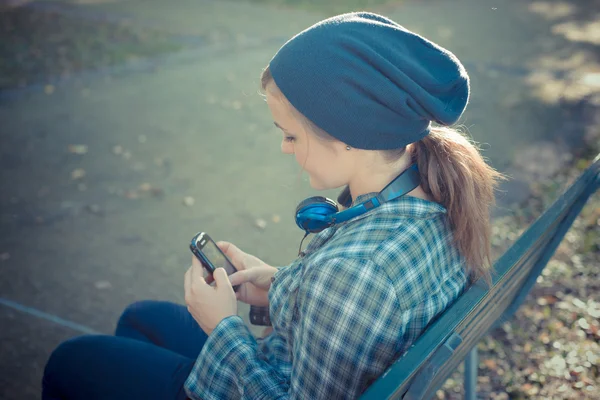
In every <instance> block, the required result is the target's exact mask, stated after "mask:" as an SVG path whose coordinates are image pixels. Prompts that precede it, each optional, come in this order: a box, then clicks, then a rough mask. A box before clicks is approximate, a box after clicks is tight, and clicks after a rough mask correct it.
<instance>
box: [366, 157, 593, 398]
mask: <svg viewBox="0 0 600 400" xmlns="http://www.w3.org/2000/svg"><path fill="white" fill-rule="evenodd" d="M598 187H600V155H599V156H598V157H596V159H595V160H594V162H593V163H592V165H591V166H590V167H588V168H587V169H586V170H585V171H584V172H583V173H582V175H581V176H580V177H579V178H578V179H577V181H576V182H575V183H573V184H572V185H571V186H570V187H569V188H568V189H567V190H566V191H565V193H564V194H563V195H562V196H560V197H559V198H558V199H557V200H556V201H555V202H554V203H553V204H552V206H550V208H549V209H548V210H546V211H545V212H544V213H543V214H542V215H541V216H540V217H539V218H538V219H537V220H536V221H535V222H534V223H533V224H532V225H531V226H530V227H529V228H528V229H527V230H526V231H525V232H524V233H523V234H522V235H521V236H520V237H519V239H517V241H516V242H515V243H514V244H513V245H512V246H511V247H510V248H509V249H508V250H507V251H506V252H505V253H504V254H503V255H502V256H501V257H500V258H499V259H498V260H497V261H496V263H495V264H494V269H495V275H494V277H493V284H492V287H491V288H487V287H486V285H485V284H483V283H481V282H476V283H475V284H473V285H472V286H470V287H469V288H468V289H467V290H466V291H465V292H464V293H463V294H462V295H461V296H460V297H459V298H458V299H457V300H456V301H455V302H454V303H453V304H452V305H451V306H450V307H449V308H448V309H446V311H444V313H442V314H441V315H440V316H438V318H436V319H435V320H434V321H433V322H432V323H431V324H430V326H429V327H428V328H427V329H426V330H425V332H424V333H423V334H422V335H421V336H420V337H419V339H417V341H416V342H415V343H414V345H413V346H411V348H409V350H408V351H407V352H406V353H404V354H403V355H402V356H401V357H400V358H399V359H398V360H397V361H396V362H395V363H394V364H393V365H392V366H390V368H388V370H387V371H386V372H385V373H384V374H383V375H382V376H381V377H379V379H377V380H376V381H375V382H373V384H372V385H371V386H370V387H369V388H368V389H367V390H366V391H365V392H364V393H363V395H362V396H361V399H400V398H404V399H411V400H412V399H420V398H425V399H429V398H431V397H433V396H434V394H435V392H436V390H438V389H439V388H440V387H441V386H442V385H443V384H444V382H445V381H446V379H447V378H448V377H449V376H450V375H451V374H452V373H453V372H454V371H455V370H456V369H457V368H458V366H459V364H460V363H461V362H462V361H463V360H464V359H465V357H466V356H467V354H468V352H469V351H470V350H471V349H472V348H473V347H474V346H476V345H477V343H478V342H479V341H480V340H481V338H482V337H483V336H485V335H486V334H487V333H488V331H489V330H490V329H491V328H493V327H495V326H497V325H498V324H501V323H503V322H505V321H506V320H507V319H508V318H510V317H511V316H512V315H513V314H514V312H515V311H516V310H517V308H518V307H519V305H520V304H521V303H522V302H523V300H524V299H525V297H526V295H527V293H528V292H529V291H530V289H531V288H532V287H533V285H534V284H535V282H536V279H537V277H538V276H539V274H540V273H541V272H542V270H543V268H544V267H545V266H546V264H547V263H548V261H549V259H550V257H552V255H553V254H554V251H555V250H556V248H557V247H558V245H559V244H560V242H561V240H562V238H563V237H564V235H565V233H566V232H567V230H568V229H569V228H570V227H571V225H572V223H573V221H574V220H575V218H576V217H577V215H578V214H579V213H580V212H581V209H582V208H583V206H584V204H585V203H586V201H587V199H588V198H589V197H590V196H591V195H592V193H594V192H595V191H596V190H597V189H598Z"/></svg>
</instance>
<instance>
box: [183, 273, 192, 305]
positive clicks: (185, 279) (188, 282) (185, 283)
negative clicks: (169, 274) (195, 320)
mask: <svg viewBox="0 0 600 400" xmlns="http://www.w3.org/2000/svg"><path fill="white" fill-rule="evenodd" d="M191 270H192V267H190V268H188V270H187V271H185V275H184V276H183V294H184V299H185V302H186V303H188V296H189V293H190V287H191V280H190V279H191Z"/></svg>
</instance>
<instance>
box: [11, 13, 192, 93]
mask: <svg viewBox="0 0 600 400" xmlns="http://www.w3.org/2000/svg"><path fill="white" fill-rule="evenodd" d="M182 47H183V45H182V44H179V43H176V42H174V41H173V40H172V38H171V37H170V36H169V35H168V34H165V33H162V32H159V31H153V30H149V29H147V28H139V27H133V26H129V25H127V24H125V23H114V22H108V21H90V20H87V19H82V18H78V17H76V16H70V15H63V14H59V13H56V12H50V11H41V10H35V9H32V8H29V7H18V8H15V9H12V10H8V11H3V12H0V90H2V89H8V88H16V87H23V86H26V85H28V84H32V83H45V82H47V81H48V80H49V79H51V78H54V77H57V76H59V77H68V76H69V75H71V74H73V73H76V72H78V71H82V70H86V69H91V68H100V67H107V66H113V65H117V64H122V63H125V62H128V61H131V60H135V59H139V58H146V57H151V56H155V55H159V54H163V53H168V52H173V51H177V50H179V49H180V48H182Z"/></svg>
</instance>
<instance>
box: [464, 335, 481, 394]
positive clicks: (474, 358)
mask: <svg viewBox="0 0 600 400" xmlns="http://www.w3.org/2000/svg"><path fill="white" fill-rule="evenodd" d="M478 369H479V355H478V354H477V347H473V348H472V349H471V351H470V352H469V355H468V356H467V358H466V359H465V385H464V388H465V400H477V371H478Z"/></svg>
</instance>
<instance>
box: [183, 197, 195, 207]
mask: <svg viewBox="0 0 600 400" xmlns="http://www.w3.org/2000/svg"><path fill="white" fill-rule="evenodd" d="M195 202H196V200H194V198H193V197H192V196H185V197H184V198H183V204H184V205H186V206H188V207H191V206H193V205H194V203H195Z"/></svg>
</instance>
